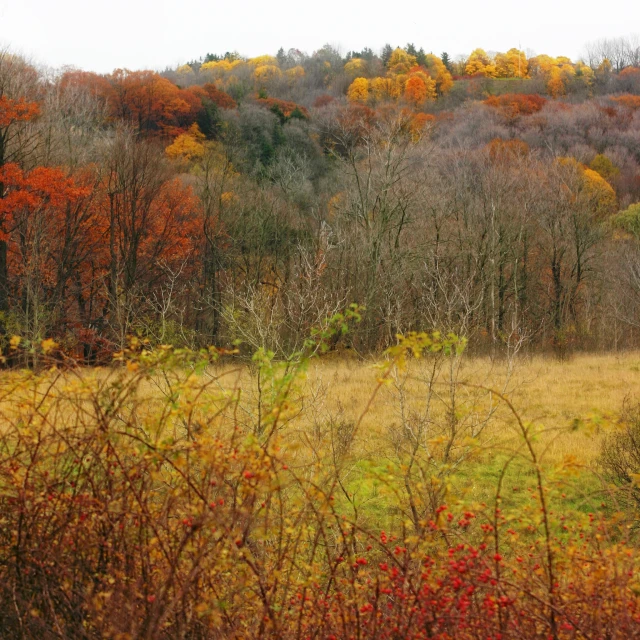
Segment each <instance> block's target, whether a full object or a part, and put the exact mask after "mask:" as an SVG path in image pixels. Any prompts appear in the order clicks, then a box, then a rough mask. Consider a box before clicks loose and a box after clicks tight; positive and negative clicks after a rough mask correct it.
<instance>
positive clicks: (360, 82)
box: [347, 78, 369, 103]
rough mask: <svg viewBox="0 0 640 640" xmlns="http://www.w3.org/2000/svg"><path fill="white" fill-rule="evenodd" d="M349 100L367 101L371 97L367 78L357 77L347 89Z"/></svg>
mask: <svg viewBox="0 0 640 640" xmlns="http://www.w3.org/2000/svg"><path fill="white" fill-rule="evenodd" d="M347 98H348V99H349V102H361V103H364V102H367V100H368V99H369V81H368V80H367V79H366V78H356V79H355V80H354V81H353V82H352V83H351V84H350V85H349V89H348V90H347Z"/></svg>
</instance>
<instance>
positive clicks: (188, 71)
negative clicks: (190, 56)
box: [176, 64, 193, 76]
mask: <svg viewBox="0 0 640 640" xmlns="http://www.w3.org/2000/svg"><path fill="white" fill-rule="evenodd" d="M176 73H179V74H180V75H181V76H192V75H193V69H192V68H191V66H190V65H188V64H183V65H181V66H179V67H178V68H177V69H176Z"/></svg>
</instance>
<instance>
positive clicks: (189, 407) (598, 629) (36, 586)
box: [0, 309, 640, 640]
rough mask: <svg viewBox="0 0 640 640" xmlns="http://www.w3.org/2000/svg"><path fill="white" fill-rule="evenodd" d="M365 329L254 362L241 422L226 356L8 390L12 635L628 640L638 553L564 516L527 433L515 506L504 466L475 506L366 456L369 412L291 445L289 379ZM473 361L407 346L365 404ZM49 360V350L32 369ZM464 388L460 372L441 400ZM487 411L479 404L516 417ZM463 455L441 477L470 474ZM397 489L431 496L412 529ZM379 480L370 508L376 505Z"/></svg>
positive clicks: (19, 382) (610, 529)
mask: <svg viewBox="0 0 640 640" xmlns="http://www.w3.org/2000/svg"><path fill="white" fill-rule="evenodd" d="M358 319H359V315H358V311H357V309H352V310H350V311H349V312H348V313H346V314H337V315H336V316H335V317H333V318H332V319H331V320H330V321H328V323H327V325H326V327H325V328H324V329H322V330H320V331H317V332H315V333H314V336H313V337H312V338H310V339H309V340H308V341H307V343H306V344H305V345H304V348H303V349H302V351H300V352H299V353H297V354H295V355H293V356H292V357H291V358H289V359H288V360H287V361H285V362H282V363H276V362H274V361H273V359H272V357H271V356H270V354H267V353H264V352H262V353H258V354H256V356H255V358H254V366H255V367H256V368H257V370H258V371H259V372H260V373H261V375H262V379H263V382H262V388H263V395H262V397H261V398H260V399H259V405H254V407H253V409H252V408H251V405H250V404H247V402H248V401H247V398H246V397H245V395H244V391H243V389H242V387H241V385H240V383H239V376H241V375H242V368H241V367H237V366H234V365H233V364H231V365H224V364H223V363H222V362H220V358H223V357H225V352H224V351H222V350H216V349H210V350H203V351H200V352H190V351H188V350H177V349H172V348H169V347H165V348H161V349H158V350H153V351H150V350H148V349H147V348H146V347H145V345H144V344H141V343H138V342H136V341H133V342H132V343H131V345H130V348H129V349H128V350H127V351H125V352H124V353H122V354H119V355H118V356H117V361H118V362H119V363H120V366H114V367H112V368H109V369H104V370H95V371H92V372H87V371H82V370H77V369H67V370H65V371H62V370H56V369H54V368H49V369H43V370H41V371H39V372H14V373H11V374H6V375H5V376H4V377H3V378H2V379H0V403H1V405H2V414H1V418H0V513H1V514H2V515H1V516H0V518H1V520H2V527H1V528H0V577H1V580H0V626H1V628H2V630H3V635H7V636H21V637H25V638H31V637H36V636H37V637H53V636H55V635H61V636H63V637H78V638H84V637H87V638H88V637H96V636H99V637H132V638H133V637H134V638H166V637H169V638H176V637H185V636H186V637H198V638H229V637H234V638H255V637H264V638H283V639H285V638H286V639H288V638H300V639H302V638H310V637H320V638H331V637H336V638H338V637H360V638H373V637H375V638H381V639H387V638H388V639H391V638H399V637H402V638H415V639H416V640H417V639H421V638H428V637H429V638H442V639H443V640H444V638H449V637H456V638H462V639H464V638H469V639H471V638H477V637H478V636H480V637H496V636H499V637H502V638H519V637H523V636H524V637H527V638H547V637H556V638H576V637H605V636H606V637H610V638H634V637H637V629H638V628H639V626H638V624H639V622H640V609H639V604H640V603H638V598H637V595H636V593H637V584H636V582H635V576H636V575H637V570H638V569H639V568H640V567H639V566H638V563H639V561H640V557H639V556H638V553H637V550H636V549H635V547H634V546H633V545H632V544H630V543H629V542H628V541H627V542H625V538H624V537H623V536H622V533H623V531H624V529H623V528H621V529H618V528H617V525H616V524H615V523H614V522H607V521H606V520H605V519H604V518H603V517H600V516H598V515H594V514H589V516H588V517H587V516H586V515H580V514H579V513H578V512H569V513H567V512H564V513H562V514H559V513H556V511H555V507H554V505H553V502H552V496H553V492H555V491H556V490H557V489H556V486H555V481H551V480H550V481H547V480H546V479H545V474H543V473H540V466H539V464H538V457H537V456H538V454H537V453H536V444H535V442H534V440H535V439H536V438H537V437H538V436H537V435H536V434H534V433H533V431H532V430H531V428H530V427H528V426H527V425H525V424H524V423H523V422H522V420H521V418H520V417H519V416H518V415H517V414H514V415H515V417H516V419H517V422H518V423H519V424H520V425H521V428H519V431H518V433H519V434H520V435H519V437H518V443H517V445H516V449H515V451H516V452H517V453H518V456H520V457H521V458H522V462H520V463H519V464H523V465H525V466H526V465H528V464H531V465H532V468H534V469H538V475H537V476H534V481H533V485H531V486H530V490H531V491H530V496H529V503H530V504H525V505H524V506H523V505H522V504H521V503H520V502H517V501H515V502H513V503H512V500H513V498H511V497H510V495H509V493H508V492H507V490H506V488H507V487H506V483H505V480H504V478H505V473H506V472H507V470H508V467H509V465H511V464H515V463H514V462H513V460H514V456H513V455H511V456H510V457H509V459H508V461H507V462H505V464H504V465H503V471H502V472H501V473H500V477H499V479H498V482H497V485H496V487H495V490H494V496H493V498H492V499H490V500H489V501H487V502H485V503H484V504H482V503H478V502H476V501H474V499H473V497H469V498H467V499H464V498H463V497H462V496H461V495H458V496H456V495H454V494H455V490H453V486H454V485H455V482H456V481H455V479H454V478H453V477H449V480H447V481H446V483H447V484H448V485H449V486H448V488H447V490H446V491H444V492H440V493H437V494H430V493H429V491H428V490H427V487H425V486H424V485H423V484H422V480H421V478H422V477H423V476H424V474H421V473H416V474H414V473H413V471H411V469H410V468H407V471H403V469H404V468H405V467H406V466H407V465H406V460H404V459H403V460H401V461H400V464H399V465H397V466H396V465H393V464H388V463H385V462H383V460H384V458H383V459H382V460H379V461H378V462H377V463H376V462H375V460H373V459H371V460H370V461H369V462H368V463H366V454H364V453H363V452H362V449H361V446H362V443H363V442H366V441H367V440H369V439H370V435H369V434H366V433H364V432H362V429H363V422H362V420H363V417H364V416H365V415H366V413H367V411H368V410H369V405H370V404H371V400H370V401H369V402H367V403H365V406H362V407H360V408H359V412H360V416H361V417H360V418H359V419H357V420H355V421H349V420H348V419H345V418H344V416H343V417H340V416H339V415H338V416H335V417H334V418H329V419H328V420H329V422H328V423H327V422H324V423H322V422H319V423H318V428H317V429H316V431H312V432H308V435H309V437H312V438H313V442H312V443H311V446H309V447H306V448H303V449H301V448H300V447H299V446H298V445H297V443H296V440H297V437H298V433H300V435H302V434H303V433H304V432H303V431H299V429H298V428H295V427H294V424H295V421H296V420H297V419H299V417H300V412H301V410H303V407H304V406H305V402H306V401H305V400H304V396H301V394H304V393H305V392H304V391H303V387H302V386H301V384H302V378H301V374H303V372H304V371H305V370H306V368H307V366H308V364H309V358H310V357H312V356H313V354H315V353H321V352H322V351H323V350H324V349H325V347H326V345H327V344H328V343H329V342H330V341H331V340H332V339H333V336H334V335H335V333H336V332H338V333H342V332H343V331H344V327H346V326H348V325H349V324H351V323H352V322H353V321H356V322H357V321H358ZM14 342H15V348H19V346H20V345H19V342H18V341H17V340H15V341H14ZM463 348H464V341H463V340H460V339H458V338H457V337H456V336H453V335H449V336H442V335H440V334H437V333H436V334H408V335H407V336H406V337H401V338H400V340H399V342H398V344H397V346H396V347H394V348H393V349H391V350H389V351H388V353H387V359H386V360H383V361H382V362H381V363H380V366H379V367H378V371H377V378H378V381H377V383H375V384H374V386H373V387H372V396H371V398H372V399H373V398H374V397H375V395H376V394H378V393H381V392H383V389H385V388H389V389H390V390H392V389H394V387H395V388H396V389H398V388H399V389H402V384H404V383H403V382H402V380H403V379H407V380H408V378H409V377H411V372H412V371H413V372H415V371H417V370H421V371H432V370H433V367H434V366H435V367H436V368H443V367H444V368H452V370H456V369H457V368H458V366H459V362H460V358H461V357H462V355H463ZM54 351H55V345H54V344H53V343H52V342H47V343H43V345H42V353H43V357H44V356H47V355H48V354H53V353H54ZM416 357H419V358H420V360H417V361H416V360H415V358H416ZM422 358H424V359H425V362H424V366H422V365H421V366H420V367H419V368H418V369H416V366H417V365H418V363H419V362H422ZM426 384H427V389H431V392H432V393H434V394H435V395H434V398H433V399H432V400H431V401H429V402H430V403H431V404H432V405H433V408H432V409H431V412H430V413H426V414H424V415H426V418H425V423H424V424H425V431H424V432H420V431H419V430H416V425H417V423H416V422H415V420H414V419H413V418H410V417H409V421H408V422H407V424H405V425H402V424H401V425H400V427H401V429H404V433H405V434H407V435H405V436H403V437H404V438H405V439H406V443H407V445H408V446H410V445H411V444H412V443H413V442H414V440H413V439H412V438H413V437H415V438H417V440H416V441H415V442H418V441H419V442H420V443H421V444H420V446H421V447H422V446H424V447H426V449H425V450H424V451H419V452H418V453H417V454H412V455H414V457H415V459H416V465H417V466H416V471H418V470H419V469H422V468H423V465H426V466H424V469H428V468H429V465H431V466H432V468H433V469H434V472H435V473H437V468H438V465H446V464H447V460H445V459H442V460H441V461H440V462H437V464H436V465H435V466H434V463H435V462H436V460H435V458H434V453H435V452H436V451H437V450H438V448H439V447H443V448H444V449H446V448H447V446H448V445H447V443H446V442H444V441H440V439H439V435H438V431H437V427H436V425H437V421H438V420H439V419H440V417H439V415H440V414H439V409H437V407H436V405H437V403H438V402H439V399H438V397H437V396H438V395H439V391H438V389H439V387H440V385H439V382H438V378H437V377H431V378H429V380H427V381H426ZM399 385H400V386H399ZM464 388H465V387H464V385H462V384H461V381H460V380H459V379H458V378H456V377H454V378H450V382H449V383H448V385H447V386H445V387H443V391H444V392H445V393H444V395H446V396H447V398H452V397H455V396H452V395H451V394H460V393H462V391H463V390H464ZM391 393H396V392H395V391H391ZM493 397H494V398H497V401H496V402H495V403H494V402H493V401H492V400H490V397H489V406H490V407H491V406H495V407H496V408H497V406H498V404H502V403H503V400H504V402H507V399H506V398H502V395H501V394H500V393H497V394H496V393H495V392H494V393H493ZM418 398H419V396H416V398H415V399H416V400H417V399H418ZM310 399H312V400H313V403H314V404H313V406H314V407H315V406H317V405H318V403H319V402H320V400H319V396H318V395H315V396H313V398H310ZM408 400H409V399H408V398H404V399H403V398H402V397H400V398H399V402H398V408H399V409H402V406H403V403H406V402H407V401H408ZM411 400H412V401H413V399H411ZM484 401H486V398H485V400H484ZM385 402H389V400H388V399H386V400H385ZM446 402H447V403H448V402H449V400H448V399H447V401H446ZM455 402H456V405H455V406H449V405H448V404H447V405H446V408H447V410H446V411H445V412H444V414H443V415H442V417H443V418H444V419H445V423H444V425H448V426H447V427H446V429H445V433H449V434H450V435H449V437H450V443H449V444H450V445H451V446H450V447H449V448H450V449H452V448H453V449H458V448H459V447H463V448H467V449H469V447H471V448H473V447H474V446H477V445H473V444H472V443H471V442H470V439H469V435H472V436H473V437H474V438H475V439H476V440H477V441H478V442H480V441H482V429H483V428H486V425H485V426H483V425H482V424H481V425H475V426H474V423H473V420H471V422H469V427H470V428H471V430H472V433H471V432H468V431H467V427H466V426H465V424H466V423H467V418H465V417H464V415H463V414H464V413H465V411H467V410H469V409H471V410H472V411H476V410H477V409H478V407H479V405H480V404H481V403H482V402H483V400H482V399H481V397H480V396H478V397H475V398H466V397H464V396H463V395H461V396H460V397H458V398H457V399H456V400H455ZM511 408H512V407H511ZM512 409H513V408H512ZM256 410H257V411H256ZM309 410H310V409H307V411H309ZM410 411H411V410H406V409H405V415H409V412H410ZM514 411H515V410H514ZM322 415H324V414H322V413H319V414H318V419H319V420H321V421H322V420H324V419H325V418H323V417H322ZM447 416H449V418H448V420H449V422H446V420H447ZM258 420H259V421H260V422H257V421H258ZM487 420H488V423H490V422H491V421H492V420H493V417H492V415H491V414H488V416H487ZM452 421H453V422H452ZM323 425H324V426H323ZM408 431H412V433H413V436H411V437H409V436H408ZM407 438H408V439H407ZM309 442H311V441H309ZM495 444H496V443H495V442H494V446H495ZM444 449H443V450H444ZM527 451H528V453H527ZM455 455H456V456H458V457H454V458H450V459H449V462H450V463H452V464H453V466H458V468H459V467H460V465H462V466H464V465H466V464H468V461H467V462H465V458H464V456H463V457H462V458H460V457H459V454H455ZM364 463H366V464H364ZM354 465H355V466H354ZM441 468H443V469H444V466H442V467H441ZM354 469H358V470H359V477H357V476H355V475H354ZM429 473H431V472H430V471H428V470H427V471H426V478H427V479H428V477H429ZM403 474H404V477H403ZM536 478H537V479H536ZM370 483H374V484H370ZM407 483H409V485H410V486H411V487H412V492H413V494H409V495H414V496H415V495H416V492H417V494H421V495H423V496H424V499H427V500H432V502H431V504H430V506H429V508H428V509H426V510H423V511H420V512H416V516H417V517H416V519H415V520H413V521H412V520H411V519H407V518H405V517H404V515H402V514H401V515H400V516H399V517H398V516H397V515H395V513H396V511H397V509H398V508H400V510H402V504H403V502H404V501H405V499H406V497H402V496H401V495H400V492H399V489H400V488H401V487H403V486H407ZM443 484H444V482H443ZM373 487H375V489H374V493H375V494H377V495H378V498H375V497H374V494H371V495H370V496H369V497H367V495H368V493H367V492H369V491H371V489H372V488H373ZM423 492H424V493H423ZM550 492H551V493H550ZM429 496H431V497H429ZM372 498H373V502H371V500H372ZM380 500H382V502H380ZM374 505H378V506H375V508H374ZM379 505H386V506H385V507H383V510H382V511H380V506H379ZM382 522H384V524H382Z"/></svg>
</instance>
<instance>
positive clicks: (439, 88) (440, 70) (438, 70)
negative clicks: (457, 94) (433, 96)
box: [425, 53, 453, 96]
mask: <svg viewBox="0 0 640 640" xmlns="http://www.w3.org/2000/svg"><path fill="white" fill-rule="evenodd" d="M425 62H426V67H427V69H428V70H429V75H430V76H431V77H432V78H433V79H434V80H435V83H436V92H437V93H438V95H440V96H442V95H444V94H445V93H448V92H449V91H450V90H451V87H452V86H453V78H452V77H451V74H450V73H449V70H448V69H447V67H445V65H444V62H442V59H441V58H438V56H434V55H433V54H432V53H429V54H427V55H426V56H425Z"/></svg>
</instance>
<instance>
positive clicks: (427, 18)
mask: <svg viewBox="0 0 640 640" xmlns="http://www.w3.org/2000/svg"><path fill="white" fill-rule="evenodd" d="M639 31H640V1H638V0H618V2H616V3H615V4H614V5H608V4H606V3H603V2H602V1H601V0H598V2H596V1H595V0H579V1H578V0H536V1H535V2H523V1H522V0H521V1H520V2H515V1H514V0H485V1H480V0H457V1H455V2H452V1H448V2H433V0H431V1H429V0H405V1H404V2H393V1H389V0H387V1H386V2H380V3H375V2H367V3H365V2H354V1H353V0H351V1H349V0H321V1H319V2H267V1H266V0H261V1H258V0H244V1H243V2H239V1H237V0H225V1H224V2H223V1H221V0H182V1H178V0H109V1H108V2H107V1H105V0H0V47H7V46H8V47H9V48H10V49H11V50H13V51H17V52H20V53H22V54H24V55H26V56H28V57H30V58H32V59H33V60H34V62H38V63H42V64H46V65H50V66H53V67H60V66H62V65H73V66H76V67H80V68H83V69H88V70H93V71H99V72H106V71H111V70H113V69H114V68H118V67H126V68H129V69H140V68H151V69H159V70H161V69H164V68H165V67H166V66H173V65H175V64H178V63H184V62H186V61H187V60H191V59H193V58H199V57H200V56H203V55H204V54H206V53H207V52H212V53H220V52H225V51H230V50H237V51H239V52H240V53H241V54H243V55H247V56H255V55H259V54H262V53H271V54H273V53H275V52H276V51H277V50H278V48H279V47H284V48H285V50H286V49H289V48H290V47H294V48H298V49H301V50H303V51H306V52H308V53H312V52H313V51H314V50H315V49H317V48H319V47H321V46H322V45H323V44H325V43H329V44H332V45H333V46H336V47H338V48H339V49H340V50H341V51H342V52H343V53H346V52H347V51H349V50H352V49H356V50H357V49H360V48H362V47H365V46H370V47H372V48H373V49H374V50H375V49H379V48H381V47H382V45H384V44H385V43H386V42H389V43H391V44H392V45H394V46H395V45H401V46H402V45H404V44H406V43H407V42H413V43H414V44H415V45H416V46H417V47H418V48H419V47H424V48H425V50H426V51H427V52H429V51H433V52H434V53H436V54H440V53H441V52H442V51H447V52H448V53H449V55H451V56H452V57H454V56H456V55H458V54H467V53H469V52H470V51H471V50H472V49H474V48H476V47H482V48H484V49H486V50H490V51H506V50H507V49H509V48H511V47H513V46H518V45H520V46H521V47H522V48H523V49H525V50H526V49H530V50H533V51H535V52H536V53H548V54H549V55H568V56H569V57H571V58H574V59H575V58H577V57H578V56H579V55H580V53H581V51H582V49H583V46H584V44H585V43H586V42H587V41H589V40H593V39H596V38H599V37H604V36H607V37H611V36H623V35H624V36H626V35H630V34H631V33H632V32H636V33H637V32H639Z"/></svg>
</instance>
